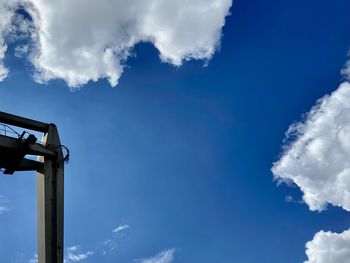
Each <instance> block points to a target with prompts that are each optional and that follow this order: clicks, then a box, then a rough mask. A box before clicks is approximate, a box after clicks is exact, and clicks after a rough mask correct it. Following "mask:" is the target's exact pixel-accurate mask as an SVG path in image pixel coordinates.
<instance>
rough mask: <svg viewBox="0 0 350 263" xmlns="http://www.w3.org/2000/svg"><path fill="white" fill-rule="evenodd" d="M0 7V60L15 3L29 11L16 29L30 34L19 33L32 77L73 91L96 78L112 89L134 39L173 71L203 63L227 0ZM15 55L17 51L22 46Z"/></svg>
mask: <svg viewBox="0 0 350 263" xmlns="http://www.w3.org/2000/svg"><path fill="white" fill-rule="evenodd" d="M0 3H1V5H2V6H6V5H10V3H11V6H12V8H10V9H6V8H1V9H0V10H1V11H0V16H1V22H0V61H3V59H4V55H5V51H6V47H7V46H6V43H5V41H4V39H5V38H4V37H3V36H4V35H5V34H6V29H7V28H8V26H9V23H10V21H11V15H12V16H13V15H14V14H15V12H13V10H14V9H15V8H16V7H18V6H21V8H22V9H23V10H25V11H26V12H27V13H28V14H30V19H22V23H26V24H28V21H29V22H30V23H31V26H30V27H28V25H27V26H22V27H21V26H19V28H22V29H25V28H28V30H30V32H27V33H26V34H27V35H30V38H31V40H30V41H31V42H32V44H33V46H32V48H31V51H30V55H28V57H29V60H30V61H31V62H32V63H33V65H34V67H35V69H36V73H35V80H36V81H38V82H47V81H49V80H51V79H64V80H65V81H66V82H67V83H68V85H69V86H71V87H76V86H79V85H83V84H85V83H87V82H88V81H90V80H92V81H97V80H98V79H100V78H107V79H108V81H109V82H110V84H111V85H112V86H115V85H117V83H118V79H119V78H120V76H121V74H122V72H123V68H124V66H125V61H126V60H127V58H128V57H129V56H130V55H131V54H132V48H133V47H134V46H135V45H136V44H137V43H140V42H150V43H152V44H153V45H154V46H155V48H156V49H157V50H158V51H159V55H160V58H161V60H162V61H163V62H167V63H171V64H174V65H176V66H180V65H181V64H182V63H183V61H184V60H190V59H201V60H208V59H210V58H211V57H212V56H213V54H214V53H215V51H216V49H217V47H218V45H219V44H220V38H221V29H222V27H223V26H224V24H225V17H226V16H227V15H228V14H229V9H230V7H231V5H232V0H188V1H185V2H184V1H181V0H147V1H146V0H129V1H124V0H117V1H109V0H103V1H97V0H93V1H83V0H77V1H69V0H61V1H54V0H35V1H34V0H18V1H13V0H0ZM8 10H10V11H8ZM11 10H12V12H11ZM33 29H34V30H33ZM22 33H23V34H24V32H23V30H22ZM17 51H19V53H18V54H23V53H22V51H23V49H21V48H18V49H17ZM25 51H27V50H25ZM0 65H2V64H0ZM1 72H2V73H1ZM0 73H1V75H0V76H2V78H4V77H6V74H7V70H6V68H5V67H4V66H3V65H2V66H1V67H0Z"/></svg>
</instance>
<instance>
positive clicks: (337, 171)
mask: <svg viewBox="0 0 350 263" xmlns="http://www.w3.org/2000/svg"><path fill="white" fill-rule="evenodd" d="M349 102H350V83H348V82H345V83H343V84H341V85H340V87H339V88H338V89H337V90H336V91H334V92H333V93H332V94H330V95H327V96H325V97H323V98H322V99H320V100H319V101H318V103H317V105H316V106H314V107H313V108H312V109H311V111H310V112H309V113H308V114H307V115H306V117H305V120H304V121H302V122H299V123H296V124H293V125H292V126H291V127H290V128H289V130H288V132H287V141H291V142H290V143H288V142H287V143H286V145H285V146H284V147H285V151H284V153H283V155H282V157H281V158H280V160H278V161H277V162H276V163H274V165H273V168H272V172H273V174H274V176H275V178H276V179H277V180H279V181H282V182H293V183H295V184H296V185H297V186H299V188H300V189H301V191H302V192H303V200H304V201H305V203H306V204H307V205H308V206H309V208H310V210H313V211H314V210H318V211H322V210H324V209H325V208H326V206H327V204H332V205H334V206H340V207H342V208H344V209H345V210H347V211H350V139H349V138H350V103H349Z"/></svg>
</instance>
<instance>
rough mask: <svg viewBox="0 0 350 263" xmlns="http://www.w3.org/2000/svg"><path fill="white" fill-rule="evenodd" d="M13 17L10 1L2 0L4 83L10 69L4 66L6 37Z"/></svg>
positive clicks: (1, 72)
mask: <svg viewBox="0 0 350 263" xmlns="http://www.w3.org/2000/svg"><path fill="white" fill-rule="evenodd" d="M12 2H15V1H12ZM12 16H13V9H12V5H11V4H10V1H7V0H0V17H1V19H0V81H3V80H4V79H5V78H6V77H7V74H8V69H7V68H6V67H5V66H4V64H3V61H4V59H5V52H6V50H7V44H6V43H5V36H6V34H8V33H9V27H10V23H11V18H12Z"/></svg>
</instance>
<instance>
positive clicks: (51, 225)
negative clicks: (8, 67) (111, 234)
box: [0, 112, 69, 263]
mask: <svg viewBox="0 0 350 263" xmlns="http://www.w3.org/2000/svg"><path fill="white" fill-rule="evenodd" d="M0 123H2V125H3V127H5V132H4V134H3V135H1V134H0V168H1V169H2V170H3V173H4V174H13V173H14V172H17V171H36V172H37V197H38V250H39V251H38V259H39V263H63V250H64V247H63V219H64V217H63V215H64V214H63V213H64V161H65V158H64V157H63V152H62V147H64V146H62V145H61V143H60V139H59V136H58V131H57V128H56V126H55V125H54V124H52V123H50V124H48V123H43V122H40V121H35V120H30V119H27V118H23V117H19V116H15V115H12V114H8V113H4V112H0ZM9 125H10V126H9ZM11 126H16V127H20V128H23V129H28V130H32V131H36V132H41V133H43V138H42V141H41V143H37V139H36V137H35V136H34V135H33V134H29V133H28V132H26V131H23V132H22V133H21V134H18V133H16V132H15V130H14V129H13V128H12V127H11ZM6 130H7V131H13V132H15V133H16V135H17V138H16V137H14V136H8V135H7V133H6ZM64 148H65V147H64ZM28 155H34V156H37V159H36V160H33V159H29V158H27V156H28ZM67 155H69V154H68V153H67ZM66 157H68V156H66Z"/></svg>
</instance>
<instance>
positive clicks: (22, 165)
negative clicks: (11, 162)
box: [4, 158, 44, 174]
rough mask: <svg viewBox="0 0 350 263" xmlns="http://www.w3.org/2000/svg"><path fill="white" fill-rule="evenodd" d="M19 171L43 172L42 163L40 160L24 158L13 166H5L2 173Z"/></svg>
mask: <svg viewBox="0 0 350 263" xmlns="http://www.w3.org/2000/svg"><path fill="white" fill-rule="evenodd" d="M20 171H37V172H41V173H43V172H44V164H43V163H42V162H38V161H34V160H30V159H26V158H24V159H22V160H21V161H20V162H19V164H18V165H16V166H15V167H11V168H6V169H5V172H4V174H13V173H14V172H20Z"/></svg>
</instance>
